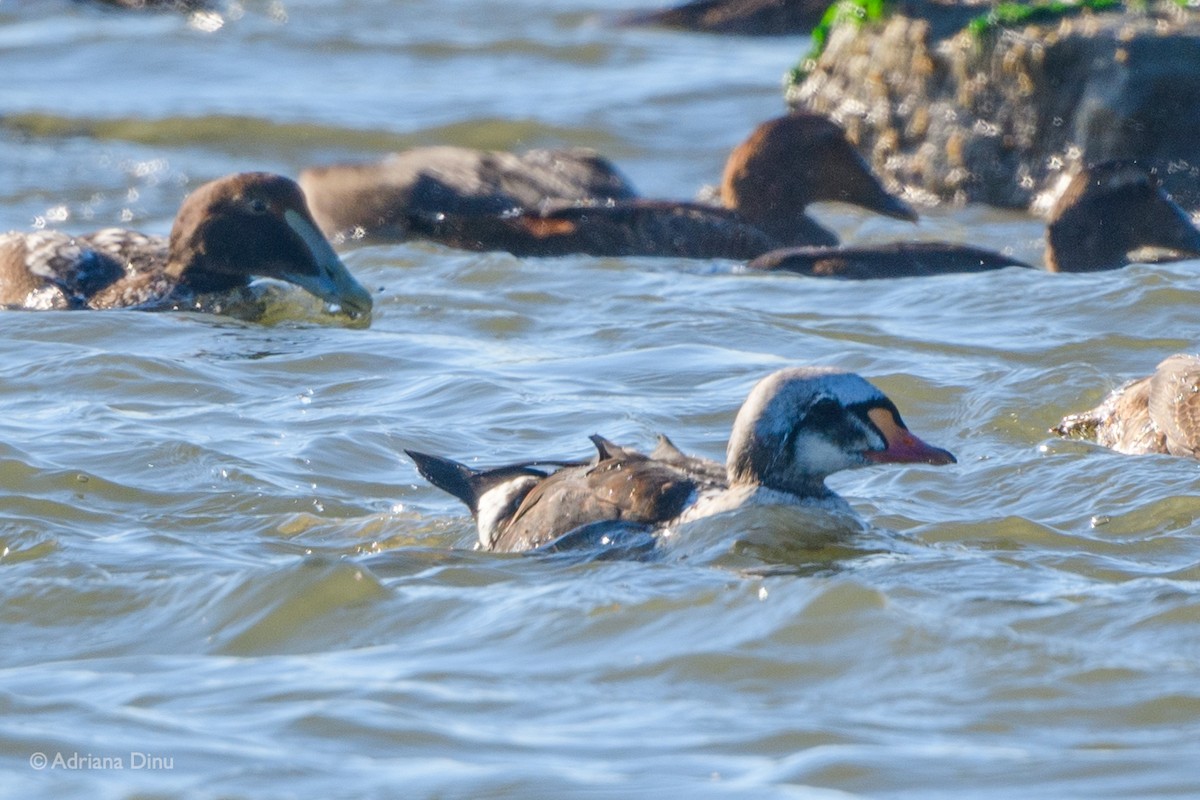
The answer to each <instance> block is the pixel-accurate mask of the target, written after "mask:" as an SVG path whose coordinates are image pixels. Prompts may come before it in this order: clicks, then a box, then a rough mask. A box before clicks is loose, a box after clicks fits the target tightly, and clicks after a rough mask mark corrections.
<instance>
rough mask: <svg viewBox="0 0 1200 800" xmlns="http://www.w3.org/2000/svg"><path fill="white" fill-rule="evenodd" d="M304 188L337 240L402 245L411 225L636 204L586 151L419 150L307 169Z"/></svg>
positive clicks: (618, 177)
mask: <svg viewBox="0 0 1200 800" xmlns="http://www.w3.org/2000/svg"><path fill="white" fill-rule="evenodd" d="M299 182H300V186H301V188H303V189H304V193H305V195H306V196H307V197H308V202H309V207H310V208H311V209H312V212H313V218H314V219H316V221H317V223H318V224H319V225H320V227H321V230H323V231H324V232H325V233H326V235H328V236H329V237H330V238H331V239H333V240H334V241H338V240H340V239H361V240H364V241H368V242H369V241H382V242H386V241H400V240H402V239H406V238H408V237H409V236H410V235H411V234H413V231H412V220H413V218H423V219H433V218H436V217H437V216H438V215H451V216H468V217H469V216H484V215H504V214H511V213H513V212H514V211H515V210H517V209H523V208H528V209H539V208H543V207H545V206H546V204H548V203H568V204H569V203H608V202H611V201H614V200H628V199H631V198H634V197H637V191H636V190H635V189H634V188H633V186H632V185H631V184H630V183H629V181H628V180H627V179H626V178H625V176H624V175H622V174H621V173H620V172H619V171H618V170H617V168H616V167H615V166H613V164H612V163H611V162H609V161H608V160H607V159H605V158H603V157H602V156H599V155H597V154H596V153H594V152H593V151H591V150H587V149H584V148H571V149H567V150H529V151H528V152H525V153H520V154H514V153H507V152H503V151H496V150H473V149H471V148H467V147H450V146H436V147H417V148H413V149H412V150H405V151H404V152H401V153H393V154H392V155H390V156H388V157H387V158H385V159H383V160H382V161H378V162H374V163H369V164H334V165H332V166H327V167H309V168H308V169H305V170H303V171H302V172H301V173H300V178H299Z"/></svg>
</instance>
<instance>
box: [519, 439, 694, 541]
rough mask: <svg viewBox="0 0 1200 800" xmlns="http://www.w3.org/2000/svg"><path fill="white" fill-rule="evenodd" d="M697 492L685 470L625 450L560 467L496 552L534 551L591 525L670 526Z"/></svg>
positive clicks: (528, 498)
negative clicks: (587, 462)
mask: <svg viewBox="0 0 1200 800" xmlns="http://www.w3.org/2000/svg"><path fill="white" fill-rule="evenodd" d="M696 488H697V484H696V481H695V480H693V479H692V478H691V477H690V476H689V475H688V474H687V473H685V472H683V471H682V470H680V469H678V468H676V467H673V466H671V465H670V464H666V463H664V462H661V461H656V460H654V459H651V458H647V457H646V456H643V455H640V454H637V453H632V452H630V451H627V450H624V449H622V452H621V453H620V454H618V455H616V456H614V457H611V458H606V459H603V460H601V461H600V462H599V463H598V464H595V465H590V466H584V467H568V468H566V469H561V470H559V471H558V472H555V473H554V474H553V475H550V476H549V477H548V478H546V479H545V480H543V481H541V482H540V483H538V484H537V485H536V486H534V487H533V488H532V489H531V490H530V492H529V493H528V494H527V495H525V499H524V501H522V503H521V506H520V508H518V509H517V512H516V513H515V514H514V515H513V517H512V520H511V522H509V524H508V526H507V527H506V528H505V529H504V531H503V532H502V533H501V535H500V537H499V538H498V539H497V541H496V543H495V549H496V550H505V551H520V550H529V549H532V548H535V547H538V546H540V545H543V544H545V543H547V542H549V541H551V540H553V539H557V538H558V537H559V536H562V535H563V534H565V533H567V532H569V531H572V530H574V529H576V528H579V527H581V526H583V525H589V524H592V523H599V522H605V521H622V522H628V523H633V524H642V525H656V524H659V523H663V522H667V521H669V520H671V519H674V518H675V517H677V516H679V514H680V512H682V511H683V509H684V507H685V506H686V505H687V503H688V500H689V499H690V498H691V497H692V495H693V493H694V492H695V491H696Z"/></svg>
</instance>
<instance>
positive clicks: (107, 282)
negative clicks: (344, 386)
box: [0, 173, 371, 315]
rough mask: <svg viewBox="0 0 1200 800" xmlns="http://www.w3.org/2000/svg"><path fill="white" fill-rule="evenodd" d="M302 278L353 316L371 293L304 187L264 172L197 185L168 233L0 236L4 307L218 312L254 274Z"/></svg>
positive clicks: (311, 289) (299, 280) (109, 231)
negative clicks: (319, 221)
mask: <svg viewBox="0 0 1200 800" xmlns="http://www.w3.org/2000/svg"><path fill="white" fill-rule="evenodd" d="M256 276H258V277H270V278H277V279H280V280H284V281H288V282H290V283H293V284H296V285H297V286H300V287H301V288H303V289H305V290H306V291H308V292H310V293H312V294H314V295H316V296H318V297H320V298H321V299H323V300H326V301H329V302H331V303H335V304H338V305H340V306H342V307H343V308H344V309H345V310H346V311H348V312H350V313H352V314H359V315H362V314H367V313H368V312H369V311H370V310H371V297H370V294H369V293H368V292H367V291H366V290H365V289H364V288H363V287H362V286H361V285H360V284H359V283H358V282H357V281H356V280H355V279H354V278H353V276H351V275H350V273H349V272H348V271H347V270H346V267H345V265H343V264H342V262H341V260H340V259H338V257H337V255H336V254H335V253H334V252H333V248H332V247H330V245H329V242H328V241H326V239H325V237H324V236H322V235H321V233H320V231H319V230H318V229H317V227H316V224H315V223H314V222H313V220H312V217H311V215H310V214H309V212H308V208H307V206H306V205H305V202H304V195H303V193H302V192H301V191H300V188H299V187H298V186H297V185H296V184H295V183H294V182H293V181H291V180H289V179H288V178H284V177H282V176H279V175H271V174H268V173H241V174H237V175H230V176H227V177H225V178H221V179H219V180H216V181H212V182H210V183H206V184H204V185H203V186H200V187H199V188H197V189H196V190H195V191H194V192H192V193H191V194H190V195H189V196H188V197H187V199H186V200H185V201H184V203H183V204H182V205H181V206H180V209H179V213H178V215H177V216H176V218H175V223H174V225H173V226H172V229H171V234H170V236H169V237H161V236H147V235H145V234H141V233H138V232H136V231H129V230H125V229H121V228H107V229H104V230H101V231H97V232H95V233H91V234H87V235H83V236H70V235H68V234H64V233H59V232H55V231H39V232H34V233H19V232H14V233H8V234H4V235H0V304H2V305H4V306H7V307H9V308H25V309H110V308H143V309H171V308H186V309H200V310H214V309H215V308H218V307H220V306H222V305H223V304H225V303H228V302H230V301H231V300H235V299H239V298H240V296H241V295H242V294H243V293H244V292H245V290H246V289H247V287H248V286H249V284H250V282H251V280H252V279H253V278H254V277H256Z"/></svg>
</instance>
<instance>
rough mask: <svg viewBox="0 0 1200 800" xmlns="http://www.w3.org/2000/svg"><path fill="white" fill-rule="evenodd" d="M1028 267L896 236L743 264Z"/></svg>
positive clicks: (851, 274)
mask: <svg viewBox="0 0 1200 800" xmlns="http://www.w3.org/2000/svg"><path fill="white" fill-rule="evenodd" d="M1010 266H1017V267H1029V265H1028V264H1026V263H1024V262H1021V261H1018V260H1017V259H1015V258H1012V257H1010V256H1005V255H1002V254H1000V253H996V252H993V251H991V250H984V249H981V248H978V247H970V246H967V245H960V244H952V243H949V242H902V243H895V244H886V245H879V246H876V247H789V248H784V249H781V250H773V251H771V252H769V253H765V254H764V255H762V256H759V257H758V258H756V259H754V260H753V261H751V262H750V263H749V264H748V265H747V269H750V270H760V271H774V272H795V273H799V274H801V275H811V276H814V277H829V278H849V279H856V280H868V279H875V278H906V277H921V276H927V275H946V274H951V273H958V272H986V271H989V270H995V269H1001V268H1003V267H1010Z"/></svg>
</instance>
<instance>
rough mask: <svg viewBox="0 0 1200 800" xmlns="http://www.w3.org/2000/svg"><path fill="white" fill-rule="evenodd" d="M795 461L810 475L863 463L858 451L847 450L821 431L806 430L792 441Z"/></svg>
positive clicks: (827, 472) (831, 472)
mask: <svg viewBox="0 0 1200 800" xmlns="http://www.w3.org/2000/svg"><path fill="white" fill-rule="evenodd" d="M792 447H793V458H794V460H795V463H797V464H803V465H804V472H805V473H807V474H810V475H832V474H833V473H835V472H839V471H841V470H843V469H846V468H847V467H851V466H857V465H858V464H860V463H862V462H861V459H860V458H859V457H858V454H857V453H851V452H847V451H846V449H845V448H844V447H841V446H839V445H836V444H834V443H833V442H831V441H830V440H829V439H827V438H826V437H825V436H822V435H821V434H820V433H816V432H812V431H805V432H803V433H801V434H799V435H798V436H797V437H796V439H795V441H794V442H793V443H792Z"/></svg>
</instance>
